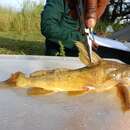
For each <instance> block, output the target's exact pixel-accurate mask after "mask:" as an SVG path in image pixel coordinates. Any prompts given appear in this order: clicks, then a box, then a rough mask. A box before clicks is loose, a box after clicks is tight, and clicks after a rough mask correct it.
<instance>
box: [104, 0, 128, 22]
mask: <svg viewBox="0 0 130 130" xmlns="http://www.w3.org/2000/svg"><path fill="white" fill-rule="evenodd" d="M106 18H107V20H109V22H115V21H120V20H123V19H130V2H128V1H126V0H110V2H109V4H108V6H107V8H106V10H105V13H104V15H103V17H102V19H103V20H105V19H106Z"/></svg>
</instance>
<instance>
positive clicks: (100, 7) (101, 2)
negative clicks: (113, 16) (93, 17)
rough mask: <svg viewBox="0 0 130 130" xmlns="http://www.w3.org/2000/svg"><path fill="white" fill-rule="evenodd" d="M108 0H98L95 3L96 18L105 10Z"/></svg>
mask: <svg viewBox="0 0 130 130" xmlns="http://www.w3.org/2000/svg"><path fill="white" fill-rule="evenodd" d="M108 2H109V0H98V3H97V19H99V18H100V17H101V16H102V14H103V13H104V11H105V8H106V6H107V4H108Z"/></svg>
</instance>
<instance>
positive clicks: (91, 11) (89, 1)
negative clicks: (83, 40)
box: [85, 0, 97, 28]
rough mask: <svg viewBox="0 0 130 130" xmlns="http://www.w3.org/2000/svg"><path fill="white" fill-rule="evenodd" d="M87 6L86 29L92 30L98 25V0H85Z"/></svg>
mask: <svg viewBox="0 0 130 130" xmlns="http://www.w3.org/2000/svg"><path fill="white" fill-rule="evenodd" d="M85 6H86V10H85V12H86V14H85V19H86V20H85V24H86V27H88V28H91V27H94V26H95V24H96V19H97V13H96V10H97V0H85Z"/></svg>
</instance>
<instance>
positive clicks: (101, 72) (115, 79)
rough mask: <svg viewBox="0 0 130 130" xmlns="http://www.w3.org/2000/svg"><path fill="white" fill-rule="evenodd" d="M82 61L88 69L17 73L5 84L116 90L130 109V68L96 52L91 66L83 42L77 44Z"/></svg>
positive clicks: (57, 90)
mask: <svg viewBox="0 0 130 130" xmlns="http://www.w3.org/2000/svg"><path fill="white" fill-rule="evenodd" d="M76 46H77V47H78V49H79V53H80V54H79V55H80V59H81V61H82V62H83V63H84V64H86V67H83V68H79V69H75V70H68V69H58V70H41V71H37V72H34V73H32V74H30V75H29V76H26V74H24V73H22V72H16V73H14V74H12V75H11V77H10V78H9V79H8V80H6V81H4V82H5V83H7V84H9V85H12V86H16V87H18V88H19V87H21V88H43V90H47V91H50V92H52V91H54V92H59V91H60V92H67V91H68V92H77V91H79V92H81V93H82V92H83V91H85V93H88V92H103V91H107V90H110V89H111V88H113V87H117V89H118V88H119V89H120V88H124V89H120V90H121V91H122V93H123V98H124V99H125V100H124V104H125V106H126V107H127V108H128V109H130V95H129V89H128V88H129V87H130V65H127V64H123V63H119V62H116V61H112V60H105V59H102V58H101V57H99V56H98V55H97V54H96V53H94V52H93V59H92V64H89V59H88V56H87V52H86V50H85V49H84V46H83V44H82V43H79V42H78V43H77V44H76Z"/></svg>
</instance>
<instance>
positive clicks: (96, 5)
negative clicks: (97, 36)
mask: <svg viewBox="0 0 130 130" xmlns="http://www.w3.org/2000/svg"><path fill="white" fill-rule="evenodd" d="M108 2H109V0H85V6H86V10H85V12H86V15H85V19H86V20H85V24H86V27H88V28H93V27H94V26H95V25H96V21H97V19H100V17H101V16H102V14H103V13H104V11H105V8H106V6H107V4H108Z"/></svg>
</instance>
